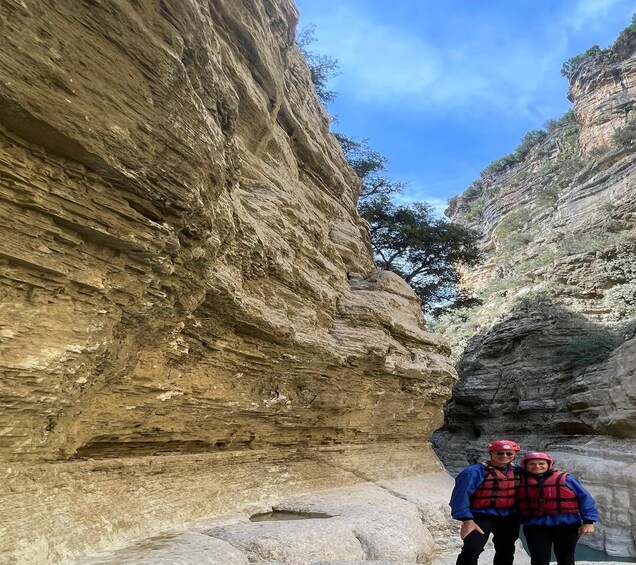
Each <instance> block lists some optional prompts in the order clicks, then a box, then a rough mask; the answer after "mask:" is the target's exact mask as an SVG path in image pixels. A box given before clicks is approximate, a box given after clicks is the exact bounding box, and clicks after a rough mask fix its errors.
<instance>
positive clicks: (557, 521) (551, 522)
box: [521, 475, 598, 526]
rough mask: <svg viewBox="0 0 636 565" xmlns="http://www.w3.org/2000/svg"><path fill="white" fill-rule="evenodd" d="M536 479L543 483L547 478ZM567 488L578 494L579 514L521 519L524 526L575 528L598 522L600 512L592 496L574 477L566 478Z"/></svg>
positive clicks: (545, 515)
mask: <svg viewBox="0 0 636 565" xmlns="http://www.w3.org/2000/svg"><path fill="white" fill-rule="evenodd" d="M535 478H536V479H537V480H538V481H539V482H540V483H541V482H543V481H544V480H545V477H538V476H535ZM565 486H567V487H568V488H570V489H571V490H573V491H574V494H576V499H577V500H578V503H579V514H543V515H542V516H525V517H523V516H522V517H521V523H522V524H523V525H524V526H566V525H567V526H575V525H580V524H581V523H582V522H585V523H587V524H592V523H594V522H597V521H598V510H597V509H596V504H594V499H593V498H592V495H591V494H590V493H589V492H587V491H586V490H585V489H584V488H583V487H582V486H581V483H579V481H577V480H576V479H575V478H574V477H573V476H572V475H568V476H567V477H566V478H565Z"/></svg>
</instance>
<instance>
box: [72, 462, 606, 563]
mask: <svg viewBox="0 0 636 565" xmlns="http://www.w3.org/2000/svg"><path fill="white" fill-rule="evenodd" d="M452 485H453V480H452V478H451V477H450V476H449V475H448V474H447V473H446V472H438V473H428V474H423V475H418V476H413V477H407V478H402V479H396V480H390V481H383V482H378V483H373V482H368V483H362V484H359V485H356V486H353V487H346V488H339V489H331V490H327V491H323V492H320V493H312V494H307V495H301V496H293V497H290V498H286V499H282V500H278V501H276V502H274V503H271V504H268V505H263V504H261V505H256V506H254V507H253V508H250V509H248V511H247V512H244V513H241V514H234V515H224V516H220V517H217V518H214V519H210V520H203V521H199V522H196V523H193V524H190V525H189V526H188V527H187V528H186V529H183V530H181V531H171V532H166V533H164V534H162V535H159V536H155V537H152V538H148V539H143V540H138V542H137V543H135V544H132V545H129V546H127V547H122V548H116V549H114V550H111V551H108V552H101V553H99V554H95V555H92V556H88V557H86V558H84V559H82V560H81V561H79V562H75V563H77V564H78V565H133V564H135V565H161V564H168V563H170V564H183V565H188V564H193V565H194V564H198V565H203V564H205V565H249V564H250V563H259V564H260V565H345V564H348V565H356V564H357V565H362V564H365V565H371V564H373V565H415V564H416V563H432V565H453V564H454V563H455V559H456V555H457V551H458V548H459V546H460V541H459V535H458V532H459V527H458V523H457V522H455V521H453V520H452V519H451V518H450V513H449V509H448V499H449V495H450V491H451V489H452ZM489 545H491V544H489ZM493 553H494V550H493V548H492V547H489V548H487V549H486V551H485V552H484V554H483V555H482V558H481V562H482V563H489V562H491V561H492V556H493ZM515 563H516V564H518V565H529V564H530V558H529V557H528V555H527V554H526V553H525V551H524V550H523V548H522V547H519V548H518V550H517V555H516V556H515ZM578 563H579V564H580V565H582V564H587V563H592V562H581V561H579V562H578ZM597 563H598V562H597ZM606 563H612V562H609V561H608V562H606Z"/></svg>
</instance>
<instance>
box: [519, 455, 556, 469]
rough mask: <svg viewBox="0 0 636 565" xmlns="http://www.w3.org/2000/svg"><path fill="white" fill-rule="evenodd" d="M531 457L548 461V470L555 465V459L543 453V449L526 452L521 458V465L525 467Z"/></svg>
mask: <svg viewBox="0 0 636 565" xmlns="http://www.w3.org/2000/svg"><path fill="white" fill-rule="evenodd" d="M531 459H543V460H544V461H547V462H548V470H549V469H552V467H554V459H552V457H550V456H549V455H548V454H547V453H543V452H541V451H531V452H530V453H526V454H525V455H524V456H523V459H521V466H522V467H523V468H524V469H525V468H526V463H527V462H528V461H530V460H531Z"/></svg>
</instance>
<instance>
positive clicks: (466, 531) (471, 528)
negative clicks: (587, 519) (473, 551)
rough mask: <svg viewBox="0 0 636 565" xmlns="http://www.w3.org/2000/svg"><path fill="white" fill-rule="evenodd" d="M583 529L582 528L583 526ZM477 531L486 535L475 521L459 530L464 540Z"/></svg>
mask: <svg viewBox="0 0 636 565" xmlns="http://www.w3.org/2000/svg"><path fill="white" fill-rule="evenodd" d="M587 525H589V524H587ZM581 527H582V526H581ZM592 529H594V528H592ZM474 531H477V532H479V533H480V534H483V533H484V530H482V529H481V528H480V527H479V526H478V525H477V524H476V523H475V521H474V520H466V521H465V522H462V529H461V530H459V537H460V538H461V539H462V540H464V539H465V538H466V536H468V534H470V533H471V532H474Z"/></svg>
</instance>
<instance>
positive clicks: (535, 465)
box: [526, 459, 550, 475]
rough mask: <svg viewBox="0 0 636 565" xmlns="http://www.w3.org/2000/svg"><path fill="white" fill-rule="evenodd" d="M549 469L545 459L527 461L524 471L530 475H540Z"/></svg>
mask: <svg viewBox="0 0 636 565" xmlns="http://www.w3.org/2000/svg"><path fill="white" fill-rule="evenodd" d="M549 467H550V464H549V463H548V462H547V461H546V460H545V459H528V461H526V471H528V473H530V474H532V475H542V474H543V473H545V472H546V471H547V470H548V468H549Z"/></svg>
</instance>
